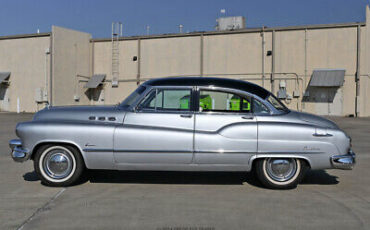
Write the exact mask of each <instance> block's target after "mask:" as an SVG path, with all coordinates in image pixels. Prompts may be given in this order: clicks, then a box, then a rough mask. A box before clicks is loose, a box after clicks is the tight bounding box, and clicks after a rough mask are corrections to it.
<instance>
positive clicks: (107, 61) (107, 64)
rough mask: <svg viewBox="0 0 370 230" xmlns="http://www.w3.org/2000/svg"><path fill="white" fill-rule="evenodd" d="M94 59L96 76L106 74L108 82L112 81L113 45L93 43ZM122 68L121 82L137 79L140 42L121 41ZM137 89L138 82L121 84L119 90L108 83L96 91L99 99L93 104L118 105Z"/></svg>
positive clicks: (120, 71) (109, 43) (94, 100)
mask: <svg viewBox="0 0 370 230" xmlns="http://www.w3.org/2000/svg"><path fill="white" fill-rule="evenodd" d="M92 45H93V50H94V58H93V69H94V70H93V71H94V73H95V74H106V75H107V80H108V81H109V80H112V44H111V42H98V43H93V44H92ZM119 49H120V56H119V57H120V68H119V73H120V74H119V75H120V78H119V80H128V79H136V76H137V65H138V61H134V60H133V57H134V56H136V57H137V56H138V41H136V40H133V41H120V42H119ZM136 87H137V84H136V82H129V83H128V82H119V86H118V88H112V85H111V83H110V82H107V83H106V84H105V85H104V87H102V88H101V89H97V90H95V93H96V94H99V95H100V96H99V97H96V98H94V99H93V100H92V102H91V103H92V104H117V103H118V102H121V101H122V100H123V99H124V98H125V97H127V96H128V95H129V94H130V93H131V92H132V91H133V90H135V89H136Z"/></svg>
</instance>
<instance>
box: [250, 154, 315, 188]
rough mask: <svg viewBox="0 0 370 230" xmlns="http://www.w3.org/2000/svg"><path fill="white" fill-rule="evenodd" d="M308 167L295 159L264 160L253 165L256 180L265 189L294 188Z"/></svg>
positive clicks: (303, 162)
mask: <svg viewBox="0 0 370 230" xmlns="http://www.w3.org/2000/svg"><path fill="white" fill-rule="evenodd" d="M307 169H308V166H307V164H306V162H305V161H303V160H301V159H295V158H264V159H259V160H258V161H257V162H256V164H255V170H256V173H257V177H258V179H259V180H260V181H261V183H262V184H263V185H264V186H265V187H267V188H274V189H288V188H294V187H296V186H297V184H298V183H299V182H300V181H301V180H302V179H303V177H304V174H305V173H306V171H307Z"/></svg>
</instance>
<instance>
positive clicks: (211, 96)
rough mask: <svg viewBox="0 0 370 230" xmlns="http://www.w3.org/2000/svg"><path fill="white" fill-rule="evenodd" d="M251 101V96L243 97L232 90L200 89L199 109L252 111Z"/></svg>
mask: <svg viewBox="0 0 370 230" xmlns="http://www.w3.org/2000/svg"><path fill="white" fill-rule="evenodd" d="M250 102H251V98H250V97H242V96H240V95H238V94H234V93H230V92H224V91H213V90H200V94H199V111H201V112H202V111H203V112H207V111H212V112H239V113H240V112H244V113H250V112H251V103H250Z"/></svg>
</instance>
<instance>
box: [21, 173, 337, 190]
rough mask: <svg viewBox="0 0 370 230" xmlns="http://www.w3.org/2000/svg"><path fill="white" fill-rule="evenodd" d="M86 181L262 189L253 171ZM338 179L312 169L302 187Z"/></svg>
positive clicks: (28, 177) (92, 176)
mask: <svg viewBox="0 0 370 230" xmlns="http://www.w3.org/2000/svg"><path fill="white" fill-rule="evenodd" d="M23 178H24V180H25V181H30V182H34V181H39V180H40V179H39V178H38V176H37V174H36V172H35V171H32V172H28V173H25V174H24V175H23ZM86 181H90V183H120V184H124V183H128V184H209V185H241V184H244V183H247V184H249V185H252V186H255V187H262V185H261V183H260V182H259V181H258V179H257V177H256V176H255V175H254V173H253V172H249V173H244V172H164V171H115V170H89V171H88V175H87V176H86V178H85V179H84V180H82V181H80V183H78V184H76V185H79V184H83V183H84V182H86ZM338 183H339V181H338V180H337V177H336V176H332V175H330V174H328V173H327V172H326V171H325V170H310V171H308V172H307V174H306V176H305V178H304V179H303V181H302V182H301V184H318V185H333V184H338Z"/></svg>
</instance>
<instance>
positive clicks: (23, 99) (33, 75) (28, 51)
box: [0, 36, 50, 112]
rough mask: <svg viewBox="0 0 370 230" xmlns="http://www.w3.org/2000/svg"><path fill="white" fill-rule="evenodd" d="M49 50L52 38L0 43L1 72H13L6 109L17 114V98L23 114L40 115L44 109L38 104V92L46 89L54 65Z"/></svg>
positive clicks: (23, 39) (22, 39)
mask: <svg viewBox="0 0 370 230" xmlns="http://www.w3.org/2000/svg"><path fill="white" fill-rule="evenodd" d="M49 47H50V37H49V36H43V37H30V38H17V39H12V38H10V39H4V40H0V72H11V75H10V78H9V81H10V84H9V87H7V88H6V95H5V98H4V99H5V101H3V102H1V101H2V100H1V98H0V103H3V106H4V107H3V109H4V110H6V111H11V112H15V111H17V98H19V101H20V111H21V112H36V111H38V110H39V109H41V108H43V107H44V104H37V103H36V101H35V92H36V88H45V87H46V82H45V74H47V76H46V77H47V78H48V77H49V71H50V69H49V67H50V62H49V55H46V54H45V51H46V50H47V49H49ZM2 87H3V86H2ZM3 90H4V88H3Z"/></svg>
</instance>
